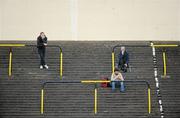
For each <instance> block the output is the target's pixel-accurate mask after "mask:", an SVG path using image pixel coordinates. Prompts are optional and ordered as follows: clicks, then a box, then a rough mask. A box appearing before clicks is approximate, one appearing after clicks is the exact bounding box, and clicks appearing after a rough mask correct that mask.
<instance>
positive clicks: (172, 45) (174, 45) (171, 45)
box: [151, 44, 178, 47]
mask: <svg viewBox="0 0 180 118" xmlns="http://www.w3.org/2000/svg"><path fill="white" fill-rule="evenodd" d="M151 46H152V47H178V45H176V44H166V45H165V44H162V45H151Z"/></svg>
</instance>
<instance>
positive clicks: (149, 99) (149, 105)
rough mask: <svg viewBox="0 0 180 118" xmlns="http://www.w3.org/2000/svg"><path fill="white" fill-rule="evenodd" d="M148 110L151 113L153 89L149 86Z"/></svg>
mask: <svg viewBox="0 0 180 118" xmlns="http://www.w3.org/2000/svg"><path fill="white" fill-rule="evenodd" d="M148 111H149V114H150V113H151V90H150V88H148Z"/></svg>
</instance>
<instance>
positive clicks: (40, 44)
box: [37, 36, 47, 49]
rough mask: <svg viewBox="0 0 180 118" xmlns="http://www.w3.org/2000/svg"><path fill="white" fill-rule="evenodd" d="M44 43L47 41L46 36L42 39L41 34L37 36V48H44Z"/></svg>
mask: <svg viewBox="0 0 180 118" xmlns="http://www.w3.org/2000/svg"><path fill="white" fill-rule="evenodd" d="M44 43H47V37H45V38H44V39H42V37H41V36H38V38H37V48H39V49H43V48H45V47H46V46H45V45H44Z"/></svg>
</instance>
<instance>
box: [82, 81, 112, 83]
mask: <svg viewBox="0 0 180 118" xmlns="http://www.w3.org/2000/svg"><path fill="white" fill-rule="evenodd" d="M103 82H107V83H109V82H111V81H102V80H83V81H81V83H103Z"/></svg>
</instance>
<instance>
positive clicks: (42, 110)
mask: <svg viewBox="0 0 180 118" xmlns="http://www.w3.org/2000/svg"><path fill="white" fill-rule="evenodd" d="M40 109H41V114H43V113H44V88H42V89H41V108H40Z"/></svg>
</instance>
